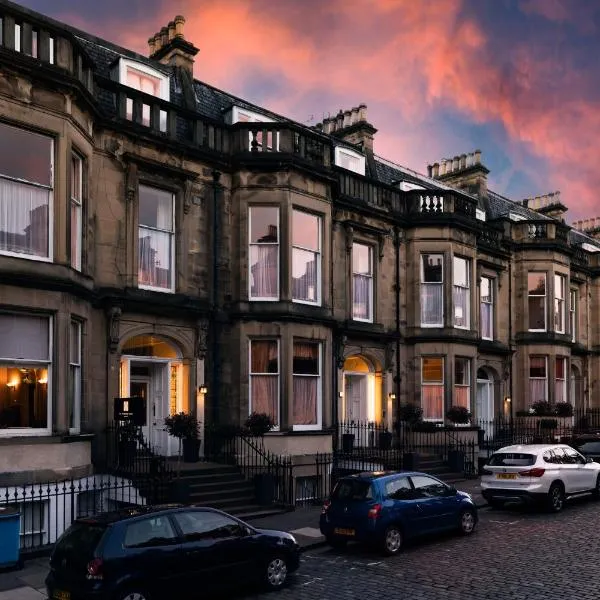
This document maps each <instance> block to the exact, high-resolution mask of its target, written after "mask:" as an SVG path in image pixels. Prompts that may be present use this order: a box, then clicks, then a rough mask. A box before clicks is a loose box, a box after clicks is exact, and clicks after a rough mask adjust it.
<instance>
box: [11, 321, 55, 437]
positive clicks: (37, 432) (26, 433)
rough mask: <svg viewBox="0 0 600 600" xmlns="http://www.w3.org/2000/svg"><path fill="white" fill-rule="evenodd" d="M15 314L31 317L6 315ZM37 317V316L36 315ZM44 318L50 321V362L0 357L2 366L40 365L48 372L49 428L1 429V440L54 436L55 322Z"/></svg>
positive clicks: (47, 411)
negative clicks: (6, 438) (53, 357)
mask: <svg viewBox="0 0 600 600" xmlns="http://www.w3.org/2000/svg"><path fill="white" fill-rule="evenodd" d="M6 314H13V315H15V314H16V316H22V317H28V316H30V315H29V314H28V313H6ZM36 316H37V315H36ZM41 316H43V318H45V319H47V321H48V346H49V348H48V360H27V359H15V358H2V357H0V364H3V365H6V364H14V365H15V366H19V365H22V366H29V365H36V366H37V365H39V366H40V367H45V368H46V372H47V373H48V381H47V383H46V386H47V388H46V398H47V401H46V404H47V406H46V414H47V426H46V427H42V428H36V429H33V428H31V427H18V428H17V427H14V428H11V429H1V428H0V438H3V437H39V436H43V435H51V434H52V418H53V413H52V375H53V373H52V371H53V367H54V362H53V360H52V356H53V352H54V326H53V325H54V320H53V318H52V316H51V315H41Z"/></svg>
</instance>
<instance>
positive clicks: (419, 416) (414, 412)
mask: <svg viewBox="0 0 600 600" xmlns="http://www.w3.org/2000/svg"><path fill="white" fill-rule="evenodd" d="M398 419H399V420H400V421H403V422H404V423H406V424H407V425H409V426H412V425H416V424H417V423H420V422H421V421H422V420H423V409H422V408H421V407H420V406H418V405H417V404H411V403H410V402H409V403H407V404H401V405H400V408H399V410H398Z"/></svg>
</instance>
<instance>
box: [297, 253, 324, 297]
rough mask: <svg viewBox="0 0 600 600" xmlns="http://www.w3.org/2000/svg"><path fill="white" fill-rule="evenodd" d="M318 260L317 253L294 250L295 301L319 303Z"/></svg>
mask: <svg viewBox="0 0 600 600" xmlns="http://www.w3.org/2000/svg"><path fill="white" fill-rule="evenodd" d="M317 260H318V254H317V253H315V252H310V251H308V250H301V249H300V248H293V250H292V297H293V299H294V300H301V301H304V302H316V301H317V290H318V288H317V285H318V282H317V276H318V273H317Z"/></svg>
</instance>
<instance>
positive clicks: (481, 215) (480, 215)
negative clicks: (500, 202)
mask: <svg viewBox="0 0 600 600" xmlns="http://www.w3.org/2000/svg"><path fill="white" fill-rule="evenodd" d="M475 217H476V218H477V220H478V221H485V210H483V209H481V208H476V209H475Z"/></svg>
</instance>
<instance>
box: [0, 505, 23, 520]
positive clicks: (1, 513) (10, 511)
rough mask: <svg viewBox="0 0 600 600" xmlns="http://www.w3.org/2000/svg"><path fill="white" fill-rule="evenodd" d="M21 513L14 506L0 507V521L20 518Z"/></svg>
mask: <svg viewBox="0 0 600 600" xmlns="http://www.w3.org/2000/svg"><path fill="white" fill-rule="evenodd" d="M20 516H21V511H20V510H19V509H18V508H15V507H14V506H0V519H8V518H10V517H20Z"/></svg>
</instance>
